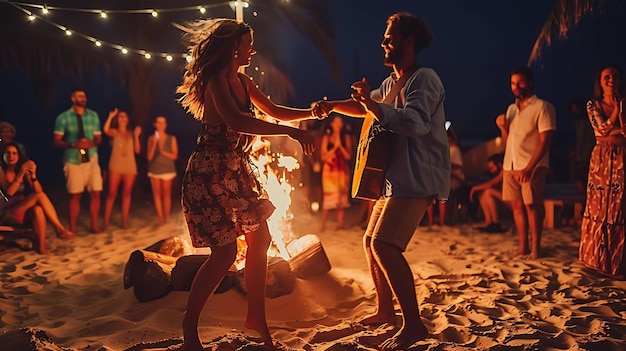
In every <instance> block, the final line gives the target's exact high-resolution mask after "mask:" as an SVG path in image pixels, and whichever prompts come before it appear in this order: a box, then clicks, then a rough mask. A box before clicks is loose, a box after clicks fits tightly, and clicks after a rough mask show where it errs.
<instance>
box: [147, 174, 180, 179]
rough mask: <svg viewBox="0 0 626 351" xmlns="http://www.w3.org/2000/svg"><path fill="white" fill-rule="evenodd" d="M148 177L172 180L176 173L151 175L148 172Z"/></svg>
mask: <svg viewBox="0 0 626 351" xmlns="http://www.w3.org/2000/svg"><path fill="white" fill-rule="evenodd" d="M148 177H150V178H154V179H161V180H172V179H174V178H176V172H169V173H152V172H148Z"/></svg>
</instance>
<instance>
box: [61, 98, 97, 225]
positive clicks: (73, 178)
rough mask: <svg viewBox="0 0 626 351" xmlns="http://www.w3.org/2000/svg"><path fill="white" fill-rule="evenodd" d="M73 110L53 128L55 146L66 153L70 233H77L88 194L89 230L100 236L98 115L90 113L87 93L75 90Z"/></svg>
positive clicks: (63, 115)
mask: <svg viewBox="0 0 626 351" xmlns="http://www.w3.org/2000/svg"><path fill="white" fill-rule="evenodd" d="M71 100H72V107H70V109H69V110H67V111H64V112H62V113H61V114H60V115H59V116H57V119H56V121H55V124H54V146H56V147H58V148H62V149H65V151H64V153H63V162H64V166H63V172H64V173H65V179H66V188H67V192H68V193H69V194H70V202H69V215H70V223H69V227H70V230H71V231H72V232H74V233H76V220H77V219H78V215H79V214H80V198H81V196H82V194H83V193H84V192H85V189H86V190H87V191H88V192H89V195H90V197H91V202H90V205H89V212H90V216H91V227H90V230H91V232H93V233H98V232H100V227H99V226H98V213H99V212H100V193H101V192H102V172H101V170H100V164H99V163H98V145H99V144H100V142H101V141H102V131H101V129H100V118H99V117H98V113H96V112H95V111H92V110H89V109H87V108H86V107H85V106H87V95H86V94H85V91H84V90H81V89H75V90H74V91H72V94H71Z"/></svg>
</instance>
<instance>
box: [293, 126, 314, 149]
mask: <svg viewBox="0 0 626 351" xmlns="http://www.w3.org/2000/svg"><path fill="white" fill-rule="evenodd" d="M289 137H291V138H292V139H295V140H297V141H298V142H299V143H300V145H302V151H303V152H304V154H305V155H312V154H313V152H315V139H314V138H313V136H312V135H311V134H310V133H309V132H307V131H304V130H302V129H296V128H293V130H292V131H291V132H290V133H289Z"/></svg>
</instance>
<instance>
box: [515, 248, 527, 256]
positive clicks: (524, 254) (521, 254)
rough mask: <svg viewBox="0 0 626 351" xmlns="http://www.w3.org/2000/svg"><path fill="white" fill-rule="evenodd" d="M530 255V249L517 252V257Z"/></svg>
mask: <svg viewBox="0 0 626 351" xmlns="http://www.w3.org/2000/svg"><path fill="white" fill-rule="evenodd" d="M529 253H530V251H528V249H517V251H516V252H515V256H522V257H524V256H526V255H528V254H529Z"/></svg>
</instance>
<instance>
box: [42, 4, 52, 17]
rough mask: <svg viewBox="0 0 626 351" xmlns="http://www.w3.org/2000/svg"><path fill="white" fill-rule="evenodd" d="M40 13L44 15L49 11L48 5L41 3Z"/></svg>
mask: <svg viewBox="0 0 626 351" xmlns="http://www.w3.org/2000/svg"><path fill="white" fill-rule="evenodd" d="M41 13H43V14H44V15H47V14H49V13H50V11H48V5H43V8H42V9H41Z"/></svg>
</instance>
